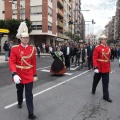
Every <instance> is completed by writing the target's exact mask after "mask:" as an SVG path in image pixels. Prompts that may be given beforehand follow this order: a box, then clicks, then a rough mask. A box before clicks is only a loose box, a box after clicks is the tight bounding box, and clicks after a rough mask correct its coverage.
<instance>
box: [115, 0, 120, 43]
mask: <svg viewBox="0 0 120 120" xmlns="http://www.w3.org/2000/svg"><path fill="white" fill-rule="evenodd" d="M116 5H117V7H116V13H115V32H114V39H115V40H116V41H118V42H120V0H118V1H117V3H116Z"/></svg>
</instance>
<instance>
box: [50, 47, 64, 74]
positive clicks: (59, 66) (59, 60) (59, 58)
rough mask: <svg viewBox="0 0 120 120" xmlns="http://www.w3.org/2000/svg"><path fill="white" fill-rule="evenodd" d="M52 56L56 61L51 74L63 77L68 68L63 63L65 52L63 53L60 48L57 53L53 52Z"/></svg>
mask: <svg viewBox="0 0 120 120" xmlns="http://www.w3.org/2000/svg"><path fill="white" fill-rule="evenodd" d="M51 54H52V56H53V58H54V61H53V63H52V65H51V69H50V72H51V73H53V74H58V75H63V74H64V73H65V72H66V67H65V65H64V62H63V52H61V51H60V47H58V48H57V51H56V52H52V51H51Z"/></svg>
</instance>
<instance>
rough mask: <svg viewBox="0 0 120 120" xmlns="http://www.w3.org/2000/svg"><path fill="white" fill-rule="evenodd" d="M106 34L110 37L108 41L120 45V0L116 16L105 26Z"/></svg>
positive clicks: (119, 0)
mask: <svg viewBox="0 0 120 120" xmlns="http://www.w3.org/2000/svg"><path fill="white" fill-rule="evenodd" d="M104 33H105V34H106V35H107V36H108V40H110V41H111V42H113V43H114V44H115V43H120V0H117V3H116V12H115V16H112V19H111V20H110V21H109V22H108V24H107V25H106V26H105V30H104Z"/></svg>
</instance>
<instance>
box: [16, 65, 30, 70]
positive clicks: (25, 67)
mask: <svg viewBox="0 0 120 120" xmlns="http://www.w3.org/2000/svg"><path fill="white" fill-rule="evenodd" d="M16 67H17V68H20V69H30V68H32V67H29V66H20V65H16Z"/></svg>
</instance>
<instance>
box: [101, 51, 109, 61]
mask: <svg viewBox="0 0 120 120" xmlns="http://www.w3.org/2000/svg"><path fill="white" fill-rule="evenodd" d="M102 54H103V56H104V57H105V58H106V60H108V61H109V59H108V58H107V56H106V55H105V54H110V49H109V51H108V52H107V53H105V52H102Z"/></svg>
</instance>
